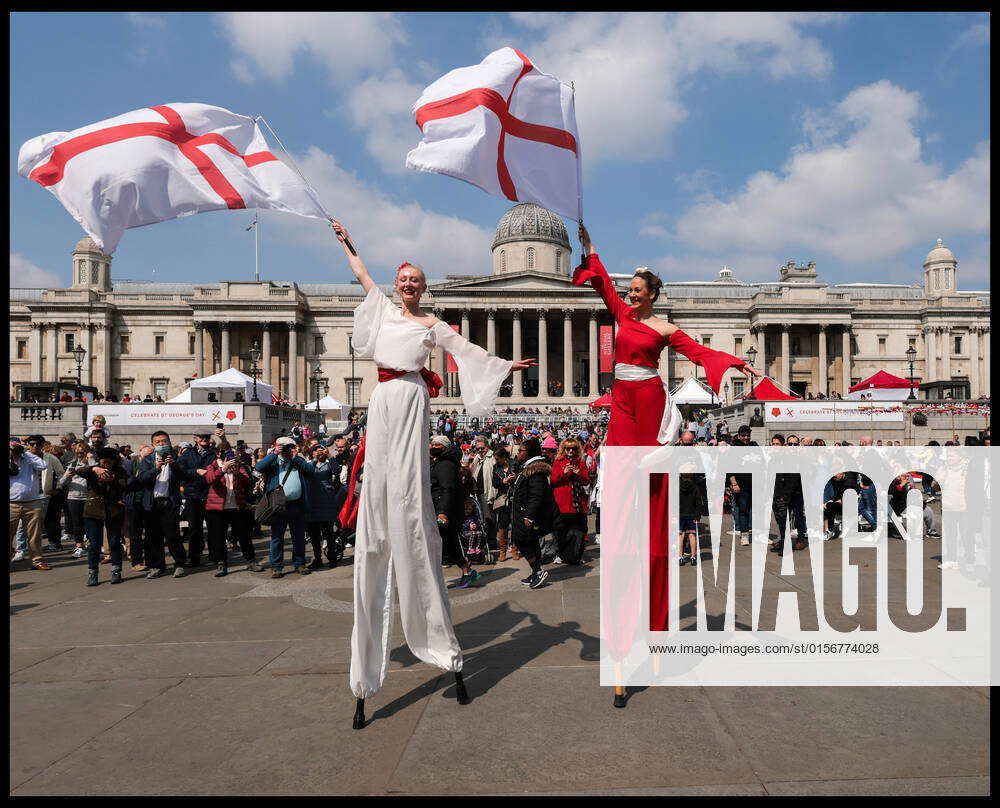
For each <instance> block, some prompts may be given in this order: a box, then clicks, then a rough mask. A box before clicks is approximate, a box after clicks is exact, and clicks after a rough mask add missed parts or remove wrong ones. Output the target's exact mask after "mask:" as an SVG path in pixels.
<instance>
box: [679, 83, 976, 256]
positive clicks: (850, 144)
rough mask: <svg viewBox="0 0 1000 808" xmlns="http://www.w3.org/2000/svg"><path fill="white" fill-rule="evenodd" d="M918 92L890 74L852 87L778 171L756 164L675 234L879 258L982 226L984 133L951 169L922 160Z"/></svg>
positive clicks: (714, 243) (726, 243)
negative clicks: (819, 130) (732, 190)
mask: <svg viewBox="0 0 1000 808" xmlns="http://www.w3.org/2000/svg"><path fill="white" fill-rule="evenodd" d="M920 114H921V106H920V97H919V96H918V95H917V94H916V93H911V92H907V91H905V90H903V89H901V88H899V87H896V86H895V85H893V84H891V83H890V82H888V81H884V80H883V81H879V82H876V83H875V84H871V85H868V86H865V87H859V88H858V89H856V90H854V91H852V92H851V93H850V94H849V95H848V96H847V97H846V98H845V99H844V100H843V101H841V102H840V103H839V104H837V105H836V107H835V108H834V109H833V110H832V111H831V112H830V113H829V127H830V128H829V130H828V131H826V132H824V134H823V137H821V138H816V137H815V133H811V132H810V131H809V128H808V126H806V127H805V129H806V136H807V139H808V140H810V141H811V142H809V143H803V144H801V145H799V146H797V147H795V148H794V149H793V150H792V154H791V155H790V157H789V158H788V160H787V161H786V162H785V164H784V165H783V166H782V167H781V169H780V170H779V171H777V172H772V171H759V172H757V173H756V174H754V175H753V176H751V177H750V178H749V179H748V180H747V182H746V184H745V186H744V187H743V189H742V190H740V191H739V192H738V193H736V194H735V195H733V196H732V197H731V198H729V199H718V198H715V197H714V196H713V197H712V198H710V199H708V200H704V201H701V202H699V203H697V204H695V205H694V206H693V207H692V208H690V209H689V210H688V211H687V212H686V213H684V214H683V215H682V216H681V217H680V220H679V221H678V223H677V234H678V235H679V236H680V238H681V239H683V240H684V241H687V242H688V243H690V244H692V245H696V246H698V247H702V248H705V249H709V248H710V249H712V250H718V249H720V248H726V247H731V248H734V249H736V250H752V251H767V250H770V251H778V250H781V249H789V248H795V247H801V248H805V249H807V250H808V251H809V252H810V254H826V255H833V256H836V257H837V258H838V259H842V260H850V261H859V260H869V261H870V260H876V259H879V258H886V257H889V256H892V255H894V254H896V253H897V252H898V251H899V250H901V249H904V248H906V247H910V246H913V245H915V244H919V243H922V242H925V241H927V240H928V239H929V238H932V237H937V236H939V235H941V236H944V237H947V236H948V235H949V234H957V233H981V232H985V231H986V230H987V229H988V227H989V211H988V204H989V202H988V199H989V197H988V176H989V143H988V141H987V142H983V143H981V144H980V145H979V147H978V148H977V149H976V153H975V154H974V155H972V156H971V157H969V158H968V159H967V160H966V161H965V162H964V163H963V164H962V165H961V166H959V167H958V168H957V169H955V170H954V171H953V172H952V173H951V174H945V173H944V171H943V170H942V167H941V166H939V165H935V164H931V163H927V162H925V161H924V160H923V158H922V156H921V152H920V147H921V143H920V138H919V136H918V134H917V130H916V121H917V119H918V118H919V117H920Z"/></svg>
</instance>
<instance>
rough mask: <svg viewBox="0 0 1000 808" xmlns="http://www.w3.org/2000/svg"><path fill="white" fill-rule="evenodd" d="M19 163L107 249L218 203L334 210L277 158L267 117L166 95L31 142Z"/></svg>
mask: <svg viewBox="0 0 1000 808" xmlns="http://www.w3.org/2000/svg"><path fill="white" fill-rule="evenodd" d="M17 172H18V173H19V174H20V175H21V176H22V177H27V178H28V179H30V180H34V181H35V182H37V183H38V184H39V185H41V186H42V187H43V188H48V189H49V190H50V191H51V192H52V193H53V194H55V196H56V198H57V199H58V200H59V201H60V202H62V203H63V205H64V206H65V207H66V210H68V211H69V212H70V214H71V215H72V216H73V218H74V219H76V220H77V221H78V222H79V223H80V225H81V227H83V229H84V230H85V231H86V232H87V234H88V235H89V236H90V237H91V238H92V239H94V241H96V242H97V244H98V246H99V247H100V248H101V249H102V250H103V251H104V252H105V253H108V254H110V253H112V252H113V251H114V249H115V247H117V246H118V242H119V240H120V239H121V237H122V234H123V233H124V232H125V231H126V230H128V229H129V228H132V227H142V226H143V225H146V224H153V223H155V222H163V221H166V220H167V219H176V218H178V217H179V216H190V215H192V214H195V213H204V212H205V211H210V210H226V209H231V210H236V209H241V208H265V209H270V210H280V211H284V212H286V213H297V214H299V215H300V216H308V217H310V218H315V219H328V218H329V216H328V215H327V214H326V212H325V211H324V210H323V205H322V204H321V202H320V201H319V199H318V197H317V195H316V192H315V191H314V190H313V189H312V188H311V187H310V186H309V185H308V184H307V183H306V182H305V180H303V179H302V178H301V177H299V176H298V175H297V174H296V173H295V172H294V171H292V169H290V168H289V167H288V166H286V165H285V164H284V163H283V162H281V160H279V159H278V158H277V157H275V155H274V154H272V153H271V151H270V149H269V148H268V145H267V141H266V140H265V139H264V135H263V134H262V133H261V131H260V128H259V127H258V125H257V119H255V118H250V117H247V116H246V115H238V114H236V113H235V112H230V111H229V110H228V109H223V108H222V107H213V106H209V105H208V104H188V103H178V104H165V105H162V106H157V107H147V108H145V109H138V110H135V111H133V112H127V113H125V114H124V115H119V116H117V117H116V118H109V119H108V120H106V121H101V122H100V123H95V124H91V125H89V126H84V127H81V128H80V129H75V130H73V131H72V132H50V133H49V134H47V135H39V136H38V137H36V138H32V139H31V140H29V141H28V142H26V143H25V144H24V145H23V146H21V151H20V153H19V154H18V158H17Z"/></svg>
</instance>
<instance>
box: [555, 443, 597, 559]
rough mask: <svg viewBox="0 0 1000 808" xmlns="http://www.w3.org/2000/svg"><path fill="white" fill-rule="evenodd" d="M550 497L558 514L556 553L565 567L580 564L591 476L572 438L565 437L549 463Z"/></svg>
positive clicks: (578, 447)
mask: <svg viewBox="0 0 1000 808" xmlns="http://www.w3.org/2000/svg"><path fill="white" fill-rule="evenodd" d="M551 482H552V495H553V496H554V497H555V500H556V507H557V508H558V509H559V515H558V516H557V517H556V520H555V525H554V530H553V532H554V533H555V538H556V548H557V550H556V552H557V553H558V554H559V557H560V558H561V559H562V561H563V563H565V564H579V563H581V562H582V560H583V546H584V539H585V537H586V535H587V510H588V507H589V502H588V496H587V491H588V488H589V486H590V474H589V473H588V471H587V461H586V459H585V456H584V454H583V447H582V446H580V442H579V441H578V440H576V439H575V438H567V439H566V440H564V441H563V442H562V443H561V444H560V445H559V451H558V452H557V453H556V457H555V460H553V461H552V478H551Z"/></svg>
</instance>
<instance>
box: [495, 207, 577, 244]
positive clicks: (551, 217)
mask: <svg viewBox="0 0 1000 808" xmlns="http://www.w3.org/2000/svg"><path fill="white" fill-rule="evenodd" d="M512 241H545V242H548V243H549V244H555V245H557V246H560V247H564V248H565V249H566V250H570V249H571V248H570V244H569V236H568V235H567V233H566V225H564V224H563V220H562V218H561V217H560V216H559V215H558V214H555V213H553V212H552V211H550V210H546V209H545V208H543V207H541V206H540V205H535V204H534V203H532V202H522V203H521V204H520V205H515V206H514V207H512V208H511V209H510V210H508V211H507V212H506V213H505V214H504V215H503V216H502V217H501V218H500V222H499V224H497V232H496V235H495V236H494V238H493V249H495V248H496V247H498V246H499V245H501V244H507V243H509V242H512Z"/></svg>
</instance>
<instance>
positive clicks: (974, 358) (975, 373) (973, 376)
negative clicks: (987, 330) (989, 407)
mask: <svg viewBox="0 0 1000 808" xmlns="http://www.w3.org/2000/svg"><path fill="white" fill-rule="evenodd" d="M979 388H980V385H979V326H978V325H972V326H969V395H970V396H971V397H972V398H979Z"/></svg>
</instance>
